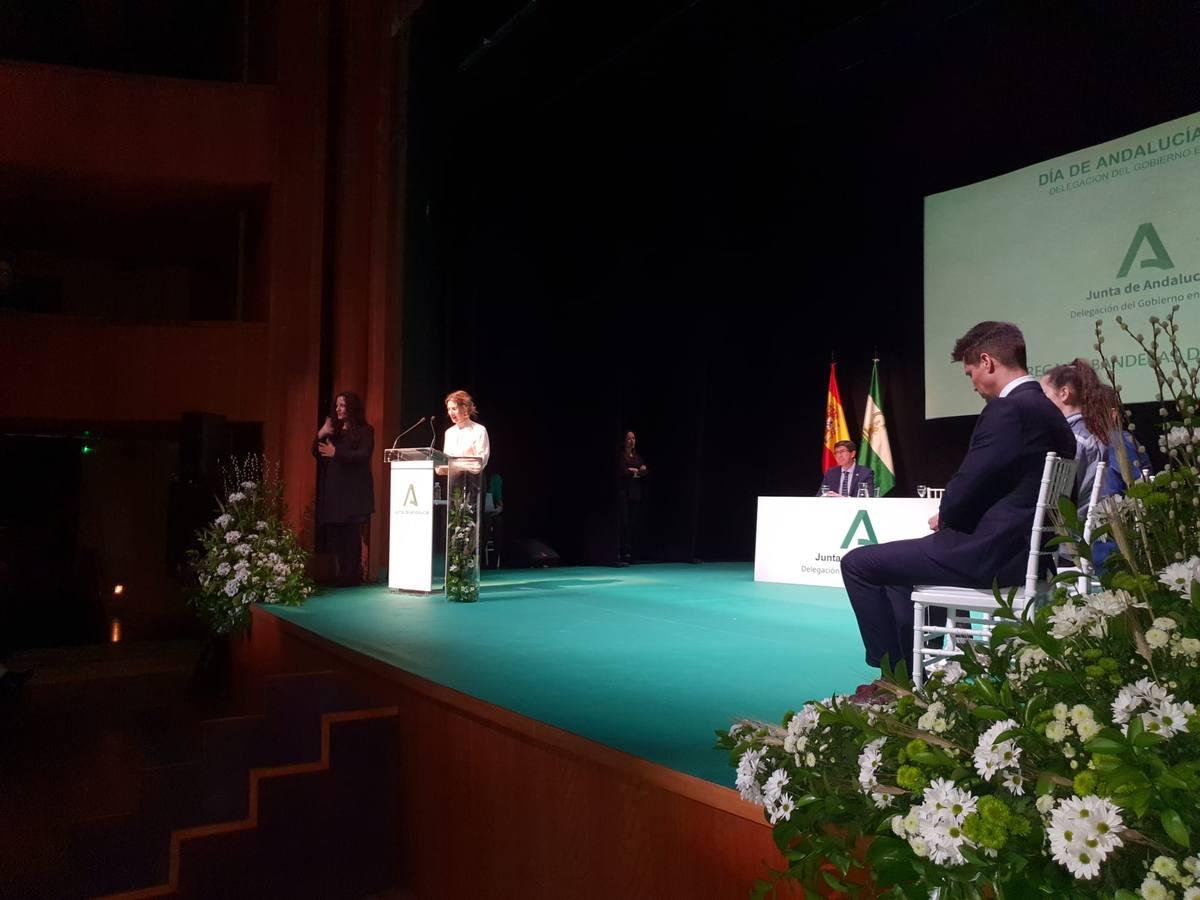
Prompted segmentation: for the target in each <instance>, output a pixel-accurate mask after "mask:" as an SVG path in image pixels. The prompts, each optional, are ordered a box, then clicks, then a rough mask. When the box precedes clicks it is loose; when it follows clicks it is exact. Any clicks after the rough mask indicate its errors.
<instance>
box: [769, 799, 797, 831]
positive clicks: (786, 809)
mask: <svg viewBox="0 0 1200 900" xmlns="http://www.w3.org/2000/svg"><path fill="white" fill-rule="evenodd" d="M795 809H796V801H795V800H793V799H792V797H791V795H790V794H784V795H783V796H782V797H780V798H779V801H778V802H777V803H775V805H774V806H772V807H771V808H770V809H768V810H767V816H768V817H769V818H770V820H771V824H772V825H775V824H776V823H778V822H785V821H787V820H788V819H790V818H791V817H792V813H793V812H794V811H795Z"/></svg>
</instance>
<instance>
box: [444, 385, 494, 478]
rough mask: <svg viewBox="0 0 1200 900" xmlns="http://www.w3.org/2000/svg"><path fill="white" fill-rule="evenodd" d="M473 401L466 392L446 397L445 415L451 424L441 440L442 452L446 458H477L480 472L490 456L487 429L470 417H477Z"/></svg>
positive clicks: (457, 392) (490, 449) (490, 448)
mask: <svg viewBox="0 0 1200 900" xmlns="http://www.w3.org/2000/svg"><path fill="white" fill-rule="evenodd" d="M478 412H479V411H478V410H477V409H476V408H475V401H474V400H472V399H471V395H470V394H468V393H467V392H466V391H454V392H453V393H451V394H447V395H446V415H448V416H449V417H450V421H451V422H452V423H453V424H451V426H450V427H449V428H447V429H446V434H445V435H444V437H443V439H442V450H443V452H444V453H445V454H446V455H447V456H478V457H479V458H480V459H481V460H482V462H481V463H480V464H479V468H480V469H481V470H482V469H483V468H484V467H485V466H487V464H488V457H489V456H491V455H492V447H491V444H489V443H488V433H487V429H486V428H484V427H483V426H482V425H480V424H479V423H478V422H476V421H474V420H473V419H472V418H471V417H472V416H475V415H478Z"/></svg>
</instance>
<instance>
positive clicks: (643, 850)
mask: <svg viewBox="0 0 1200 900" xmlns="http://www.w3.org/2000/svg"><path fill="white" fill-rule="evenodd" d="M237 657H238V660H239V666H240V676H241V683H242V684H243V690H244V696H246V697H250V696H252V694H253V684H254V683H255V681H256V679H258V678H260V677H261V676H262V675H265V674H270V673H274V672H284V671H303V670H313V669H317V670H322V669H335V670H337V671H339V672H340V673H341V674H342V675H343V676H344V677H346V678H348V679H350V680H352V681H354V682H355V683H356V684H358V685H359V687H360V688H362V689H363V690H364V691H365V692H366V693H367V694H368V695H369V696H371V697H372V699H373V700H375V701H377V702H387V703H394V704H396V705H398V706H399V707H400V709H401V719H402V726H401V728H402V731H401V733H402V737H401V748H400V779H399V796H398V797H397V803H398V804H399V809H400V821H401V823H402V827H401V835H400V844H399V846H398V847H397V848H396V852H397V853H398V854H399V855H400V858H401V871H402V872H403V873H404V882H403V887H405V888H406V889H408V890H409V891H411V892H412V893H413V895H414V896H415V897H416V898H418V900H426V898H429V900H433V898H476V897H478V898H484V897H486V898H509V897H513V898H515V897H521V898H543V897H544V898H556V900H557V898H564V897H570V898H578V900H591V898H595V900H611V898H617V897H620V898H629V900H634V898H646V900H651V898H655V900H657V898H674V897H681V898H683V897H686V898H697V897H703V898H726V897H727V898H741V897H745V896H746V895H747V893H748V891H749V888H750V886H751V885H752V884H753V882H754V880H755V879H756V878H759V877H762V876H763V875H764V874H765V871H766V869H765V865H766V864H768V863H769V864H771V865H778V864H779V862H780V860H779V857H778V855H777V852H776V850H775V847H774V844H773V843H772V841H771V831H770V828H769V826H768V825H767V824H766V822H765V821H764V820H763V818H762V810H761V809H759V808H757V807H754V806H751V805H750V804H747V803H743V802H742V801H741V800H740V799H739V798H738V797H737V795H736V793H735V792H734V791H732V790H730V789H727V788H722V787H719V786H717V785H713V784H711V783H709V782H706V781H702V780H700V779H697V778H693V777H691V776H688V775H684V774H682V773H678V772H674V771H672V770H669V769H666V768H663V767H661V766H657V765H654V764H652V763H648V762H646V761H644V760H641V759H637V758H636V757H632V756H629V755H628V754H625V753H622V752H620V751H618V750H613V749H611V748H608V747H604V746H603V745H600V744H597V743H595V742H592V741H588V740H585V739H583V738H580V737H578V736H576V735H572V734H569V733H568V732H564V731H562V730H560V729H557V728H554V727H552V726H549V725H546V724H544V723H540V722H537V721H534V720H532V719H528V718H526V717H524V716H520V715H517V714H515V713H512V712H509V711H507V710H503V709H500V708H498V707H494V706H491V705H489V704H486V703H483V702H481V701H479V700H476V699H474V698H471V697H468V696H466V695H464V694H460V693H458V692H456V691H451V690H449V689H448V688H445V687H442V686H440V685H436V684H433V683H432V682H428V681H425V680H424V679H420V678H417V677H416V676H413V675H411V674H409V673H406V672H403V671H401V670H399V669H395V668H393V667H390V666H386V665H384V664H382V663H380V662H378V661H375V660H371V659H369V658H367V657H363V656H361V655H359V654H357V653H355V652H353V651H350V650H348V649H346V648H344V647H340V646H338V645H336V644H334V643H332V642H329V641H326V640H324V639H323V638H319V637H317V636H315V635H312V634H310V633H308V632H305V631H304V630H303V629H300V628H298V627H296V626H294V625H292V624H291V623H288V622H284V621H282V620H280V619H277V618H275V617H274V616H272V615H270V614H269V613H263V612H260V611H258V610H255V614H254V629H253V633H252V638H251V639H250V640H249V641H247V642H246V643H244V644H243V645H241V647H240V648H239V652H238V653H237ZM696 740H698V741H704V740H707V736H706V735H697V736H696ZM800 895H801V894H800V893H799V892H796V893H795V896H800ZM783 896H789V895H788V894H787V893H785V894H783Z"/></svg>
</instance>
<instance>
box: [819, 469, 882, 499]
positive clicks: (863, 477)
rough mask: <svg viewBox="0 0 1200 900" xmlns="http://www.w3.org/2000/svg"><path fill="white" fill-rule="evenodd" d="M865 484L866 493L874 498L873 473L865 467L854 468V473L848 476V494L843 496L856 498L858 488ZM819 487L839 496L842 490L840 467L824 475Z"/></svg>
mask: <svg viewBox="0 0 1200 900" xmlns="http://www.w3.org/2000/svg"><path fill="white" fill-rule="evenodd" d="M860 484H865V485H866V486H867V491H868V492H869V493H870V494H871V496H872V497H874V496H875V473H874V472H872V471H871V470H870V469H868V468H867V467H866V466H855V467H854V473H853V474H852V475H851V476H850V492H849V493H848V494H843V496H846V497H857V496H858V486H859V485H860ZM821 487H823V488H828V489H829V490H831V491H834V492H835V493H838V494H841V493H842V490H841V487H842V467H841V466H834V467H833V468H832V469H830V470H829V471H828V472H826V473H825V477H824V478H822V479H821Z"/></svg>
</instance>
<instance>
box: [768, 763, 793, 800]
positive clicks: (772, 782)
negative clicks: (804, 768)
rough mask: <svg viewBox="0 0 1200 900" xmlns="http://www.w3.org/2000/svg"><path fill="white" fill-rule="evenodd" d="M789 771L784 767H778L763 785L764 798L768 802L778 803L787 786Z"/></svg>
mask: <svg viewBox="0 0 1200 900" xmlns="http://www.w3.org/2000/svg"><path fill="white" fill-rule="evenodd" d="M787 783H788V773H787V771H786V770H784V769H776V770H775V771H774V772H772V773H771V777H770V778H768V779H767V781H766V783H765V784H764V785H763V799H764V800H765V801H766V802H767V803H777V802H778V801H779V798H780V797H781V796H783V789H784V788H785V787H787Z"/></svg>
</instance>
